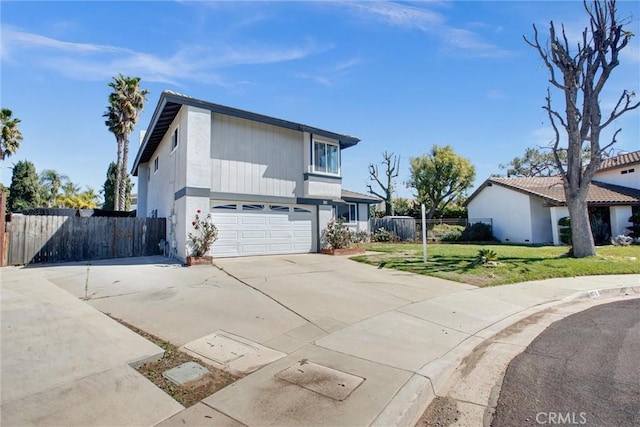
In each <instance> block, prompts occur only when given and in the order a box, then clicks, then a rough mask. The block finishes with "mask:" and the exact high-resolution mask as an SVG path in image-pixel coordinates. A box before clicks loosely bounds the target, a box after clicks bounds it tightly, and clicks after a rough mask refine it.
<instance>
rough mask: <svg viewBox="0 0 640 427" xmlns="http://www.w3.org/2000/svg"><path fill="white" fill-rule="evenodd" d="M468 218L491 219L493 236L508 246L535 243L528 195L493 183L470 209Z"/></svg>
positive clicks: (475, 199)
mask: <svg viewBox="0 0 640 427" xmlns="http://www.w3.org/2000/svg"><path fill="white" fill-rule="evenodd" d="M467 208H468V210H469V218H470V219H473V218H492V219H493V235H494V237H495V238H497V239H498V240H500V241H503V242H509V243H532V240H533V236H532V227H531V207H530V203H529V196H526V195H524V194H521V193H518V192H516V191H512V190H509V189H507V188H504V187H502V186H500V185H496V184H493V185H492V186H490V187H489V186H488V187H485V188H484V189H483V190H482V191H481V192H480V193H478V194H477V195H476V197H475V198H474V199H473V200H471V202H469V205H468V206H467Z"/></svg>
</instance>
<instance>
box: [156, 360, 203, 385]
mask: <svg viewBox="0 0 640 427" xmlns="http://www.w3.org/2000/svg"><path fill="white" fill-rule="evenodd" d="M208 373H209V370H208V369H207V368H205V367H204V366H202V365H200V364H198V363H196V362H185V363H183V364H182V365H180V366H176V367H175V368H173V369H169V370H168V371H164V372H163V373H162V376H163V377H165V378H166V379H168V380H169V381H171V382H172V383H174V384H178V385H182V384H184V383H188V382H189V381H194V380H198V379H200V378H202V377H204V376H205V375H207V374H208Z"/></svg>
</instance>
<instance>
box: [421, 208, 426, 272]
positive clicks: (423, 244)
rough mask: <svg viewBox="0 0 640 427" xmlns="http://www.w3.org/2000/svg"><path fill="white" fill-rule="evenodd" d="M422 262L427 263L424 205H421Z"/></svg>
mask: <svg viewBox="0 0 640 427" xmlns="http://www.w3.org/2000/svg"><path fill="white" fill-rule="evenodd" d="M422 261H423V262H424V263H425V264H426V263H427V218H426V213H425V207H424V203H423V204H422Z"/></svg>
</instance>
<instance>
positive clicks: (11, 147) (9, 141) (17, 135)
mask: <svg viewBox="0 0 640 427" xmlns="http://www.w3.org/2000/svg"><path fill="white" fill-rule="evenodd" d="M12 116H13V112H12V111H11V110H10V109H8V108H2V109H0V122H1V123H2V134H1V136H0V159H2V160H4V159H5V158H7V157H9V156H11V155H12V154H15V153H16V151H18V148H19V147H20V141H22V132H20V128H18V123H20V119H18V118H14V117H12Z"/></svg>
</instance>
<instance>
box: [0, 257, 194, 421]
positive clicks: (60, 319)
mask: <svg viewBox="0 0 640 427" xmlns="http://www.w3.org/2000/svg"><path fill="white" fill-rule="evenodd" d="M1 274H2V290H1V299H2V301H1V314H2V328H1V331H2V335H1V338H0V343H1V349H2V351H1V359H2V361H1V365H2V377H1V378H2V380H1V385H2V391H1V395H2V400H1V403H0V413H1V415H0V424H1V425H3V426H5V425H6V426H26V425H51V426H54V425H55V426H89V425H105V426H106V425H113V426H115V425H153V424H155V423H157V422H159V421H161V420H163V419H165V418H167V417H169V416H171V415H173V414H175V413H176V412H179V411H180V410H182V409H184V408H183V406H182V405H180V404H178V403H177V402H176V401H175V400H173V399H172V398H171V397H169V396H168V395H166V394H165V393H164V392H162V391H161V390H160V389H158V388H157V387H156V386H155V385H154V384H153V383H151V382H150V381H148V380H147V379H146V378H144V377H143V376H142V375H140V374H138V373H137V371H136V370H135V369H133V368H132V366H137V365H139V364H142V363H145V362H147V361H151V360H158V359H159V358H161V357H162V355H163V353H164V352H163V350H162V349H161V348H159V347H157V346H156V345H154V344H152V343H150V342H149V341H147V340H145V339H144V338H142V337H140V336H139V335H137V334H135V333H133V332H131V331H130V330H129V329H127V328H125V327H124V326H121V325H120V324H119V323H117V322H115V321H113V320H112V319H110V318H108V317H107V316H105V315H104V314H102V313H100V312H99V311H98V310H96V309H94V308H92V307H91V306H89V305H87V304H86V303H84V302H83V301H81V300H79V299H78V298H76V297H74V296H72V295H70V294H69V293H67V292H65V291H63V290H62V289H60V288H58V287H57V286H55V285H53V284H52V283H50V282H49V281H47V280H45V279H44V278H43V277H42V276H41V275H40V274H39V271H37V270H29V269H18V268H3V269H2V270H1Z"/></svg>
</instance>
